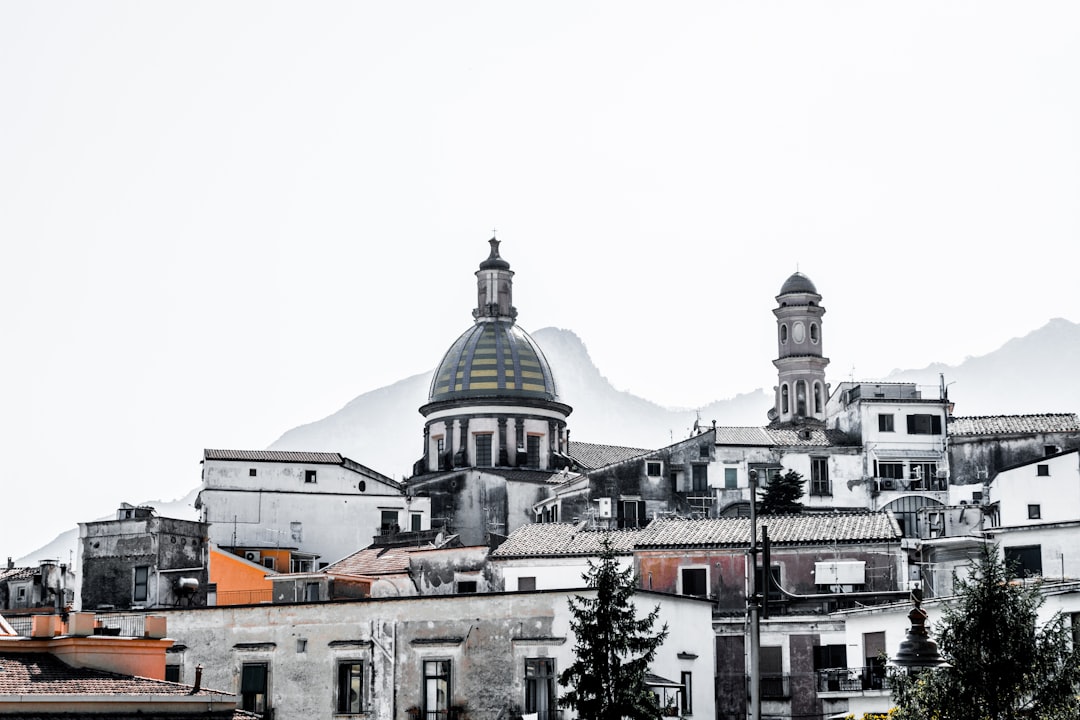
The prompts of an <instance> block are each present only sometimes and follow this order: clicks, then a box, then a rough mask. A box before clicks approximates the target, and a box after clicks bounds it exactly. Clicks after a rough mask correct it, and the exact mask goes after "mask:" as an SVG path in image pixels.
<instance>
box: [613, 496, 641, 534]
mask: <svg viewBox="0 0 1080 720" xmlns="http://www.w3.org/2000/svg"><path fill="white" fill-rule="evenodd" d="M618 507H619V517H618V520H619V527H620V528H636V527H645V525H646V521H647V519H646V517H645V503H644V502H643V501H641V500H620V501H619V505H618Z"/></svg>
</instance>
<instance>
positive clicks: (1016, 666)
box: [893, 545, 1080, 720]
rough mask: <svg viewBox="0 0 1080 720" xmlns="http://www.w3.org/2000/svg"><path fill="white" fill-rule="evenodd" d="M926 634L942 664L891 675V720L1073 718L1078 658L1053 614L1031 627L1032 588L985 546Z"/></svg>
mask: <svg viewBox="0 0 1080 720" xmlns="http://www.w3.org/2000/svg"><path fill="white" fill-rule="evenodd" d="M954 582H955V584H956V587H957V599H956V602H954V603H952V604H949V605H947V606H945V607H943V609H942V611H941V621H940V622H939V623H935V625H934V627H933V630H932V635H933V636H934V638H935V640H936V642H937V645H938V649H939V651H940V653H941V655H942V657H944V658H945V659H946V660H947V661H948V663H949V665H947V666H944V667H941V668H937V669H934V670H926V671H922V672H919V673H916V674H914V675H907V674H905V673H902V672H896V673H894V675H893V699H894V700H895V702H896V706H897V710H896V713H895V715H894V717H895V720H930V719H931V718H933V719H934V720H1013V719H1015V718H1025V720H1057V718H1075V717H1077V716H1078V713H1080V702H1078V699H1077V692H1078V690H1080V654H1078V653H1077V652H1075V651H1074V648H1073V645H1072V642H1071V627H1070V624H1069V623H1068V622H1067V621H1066V619H1065V617H1064V616H1063V615H1062V614H1061V613H1056V614H1055V615H1054V616H1053V617H1052V618H1051V619H1050V620H1049V621H1048V622H1046V623H1044V624H1042V625H1041V626H1040V625H1039V624H1038V611H1039V608H1040V607H1041V606H1042V604H1043V601H1044V599H1045V598H1044V596H1043V594H1042V592H1041V590H1040V588H1039V585H1038V583H1030V582H1018V581H1016V580H1015V579H1014V578H1012V577H1011V576H1010V572H1009V568H1007V567H1006V565H1005V563H1004V561H1003V560H1002V559H1001V558H1000V557H999V555H998V551H997V548H995V547H994V546H992V545H987V546H986V547H985V548H984V551H983V554H982V555H981V556H980V557H979V559H978V560H977V561H976V562H975V564H974V566H973V568H972V572H971V574H970V575H969V576H968V577H967V578H959V577H958V578H956V579H955V580H954Z"/></svg>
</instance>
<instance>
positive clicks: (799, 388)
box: [795, 380, 806, 415]
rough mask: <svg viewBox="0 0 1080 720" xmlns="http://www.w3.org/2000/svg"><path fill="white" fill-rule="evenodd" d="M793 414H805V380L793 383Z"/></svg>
mask: <svg viewBox="0 0 1080 720" xmlns="http://www.w3.org/2000/svg"><path fill="white" fill-rule="evenodd" d="M795 414H796V415H805V414H806V381H805V380H800V381H799V382H797V383H795Z"/></svg>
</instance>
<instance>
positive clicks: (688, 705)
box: [679, 670, 694, 715]
mask: <svg viewBox="0 0 1080 720" xmlns="http://www.w3.org/2000/svg"><path fill="white" fill-rule="evenodd" d="M693 677H694V676H693V673H691V672H690V671H689V670H683V672H682V697H681V698H680V700H681V702H680V705H679V710H680V712H682V714H683V715H693V714H694V679H693Z"/></svg>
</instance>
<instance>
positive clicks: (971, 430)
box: [948, 413, 1080, 435]
mask: <svg viewBox="0 0 1080 720" xmlns="http://www.w3.org/2000/svg"><path fill="white" fill-rule="evenodd" d="M948 427H949V434H950V435H1010V434H1027V433H1045V432H1080V421H1078V420H1077V418H1076V413H1044V414H1041V415H972V416H967V417H951V418H949V425H948Z"/></svg>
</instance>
